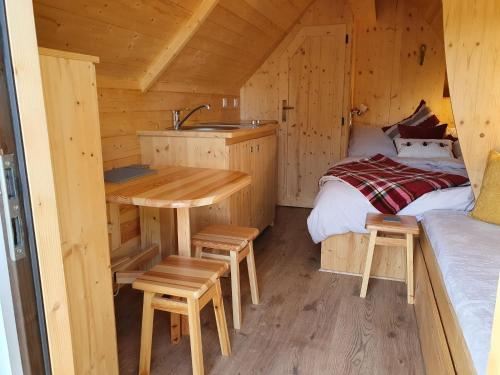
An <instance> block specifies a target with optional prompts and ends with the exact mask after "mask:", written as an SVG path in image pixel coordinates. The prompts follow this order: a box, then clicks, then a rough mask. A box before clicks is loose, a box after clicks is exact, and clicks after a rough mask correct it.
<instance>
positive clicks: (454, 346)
mask: <svg viewBox="0 0 500 375" xmlns="http://www.w3.org/2000/svg"><path fill="white" fill-rule="evenodd" d="M415 314H416V317H417V325H418V331H419V336H420V344H421V348H422V354H423V357H424V362H425V367H426V370H427V373H428V374H475V373H476V371H475V369H474V366H473V364H472V358H471V356H470V353H469V350H468V348H467V345H466V343H465V339H464V336H463V333H462V329H461V328H460V325H459V324H458V320H457V317H456V315H455V311H454V310H453V307H452V305H451V302H450V299H449V297H448V294H447V292H446V288H445V286H444V281H443V277H442V274H441V270H440V269H439V267H438V265H437V261H436V257H435V255H434V251H433V250H432V247H431V245H430V242H429V239H428V238H427V235H426V233H425V231H424V230H421V234H420V241H419V244H417V246H416V254H415Z"/></svg>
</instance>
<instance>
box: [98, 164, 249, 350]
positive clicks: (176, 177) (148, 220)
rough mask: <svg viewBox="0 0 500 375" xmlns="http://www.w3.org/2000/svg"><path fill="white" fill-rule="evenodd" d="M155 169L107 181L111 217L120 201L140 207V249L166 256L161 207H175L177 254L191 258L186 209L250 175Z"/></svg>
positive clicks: (214, 199)
mask: <svg viewBox="0 0 500 375" xmlns="http://www.w3.org/2000/svg"><path fill="white" fill-rule="evenodd" d="M154 169H155V171H156V173H154V174H151V175H148V176H144V177H140V178H137V179H133V180H131V181H128V182H124V183H121V184H113V183H107V184H106V201H107V202H108V203H110V206H113V207H110V217H113V216H114V217H115V218H117V220H116V221H118V223H119V216H120V210H119V205H120V204H129V205H135V206H140V216H141V218H140V220H141V249H142V250H143V252H142V253H143V254H145V256H147V254H146V253H148V252H151V250H157V248H156V246H155V245H158V248H159V249H160V250H159V251H160V257H164V256H165V255H166V254H165V251H164V250H165V249H163V248H164V246H162V243H161V242H162V235H161V234H162V233H161V232H162V231H161V220H160V217H161V215H160V209H162V208H174V209H176V211H177V237H178V238H177V240H178V253H179V255H182V256H187V257H190V256H191V223H190V219H189V209H190V208H192V207H202V206H209V205H212V204H215V203H219V202H220V201H222V200H224V199H226V198H228V197H229V196H231V195H232V194H234V193H236V192H238V191H240V190H241V189H243V188H245V187H246V186H248V185H250V183H251V177H250V176H249V175H248V174H246V173H243V172H237V171H229V170H223V169H209V168H192V167H180V166H176V167H174V166H166V167H161V168H154ZM118 225H119V224H118ZM112 236H113V234H112ZM112 242H113V241H112ZM117 242H120V241H117ZM151 246H153V247H151ZM112 247H113V246H112ZM162 249H163V251H162ZM169 250H171V249H169ZM151 253H153V252H151ZM141 256H142V255H141V254H140V255H136V256H135V258H133V260H132V261H130V263H132V264H133V263H134V262H135V260H136V259H138V260H139V261H142V260H141ZM140 273H141V271H139V273H137V271H135V272H130V275H131V276H130V277H129V278H128V277H126V276H125V277H124V279H123V280H126V281H124V282H126V283H130V282H133V280H134V278H135V277H137V276H138V275H140ZM183 318H185V317H184V316H183ZM179 323H180V322H179V321H178V320H176V319H171V321H170V330H171V341H172V342H173V343H178V342H179V339H180V334H181V332H180V327H181V325H180V324H179ZM188 332H189V329H188V324H187V320H185V319H182V333H183V334H188Z"/></svg>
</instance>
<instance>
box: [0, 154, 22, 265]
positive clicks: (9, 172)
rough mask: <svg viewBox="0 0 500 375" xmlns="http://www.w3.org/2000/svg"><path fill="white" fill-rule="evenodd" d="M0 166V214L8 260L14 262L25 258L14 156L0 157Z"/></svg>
mask: <svg viewBox="0 0 500 375" xmlns="http://www.w3.org/2000/svg"><path fill="white" fill-rule="evenodd" d="M0 164H1V165H0V195H1V199H2V204H3V210H2V214H3V218H4V220H5V226H6V228H7V244H8V247H9V255H10V259H11V260H12V261H13V262H15V261H17V260H19V259H23V258H25V257H26V248H25V240H24V224H23V219H22V214H21V206H20V201H19V195H20V194H19V191H18V188H17V168H16V161H15V158H14V154H8V155H0Z"/></svg>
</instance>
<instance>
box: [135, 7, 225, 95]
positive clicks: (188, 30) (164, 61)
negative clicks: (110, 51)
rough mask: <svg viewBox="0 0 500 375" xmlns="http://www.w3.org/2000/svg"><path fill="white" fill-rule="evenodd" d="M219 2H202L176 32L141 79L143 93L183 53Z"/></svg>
mask: <svg viewBox="0 0 500 375" xmlns="http://www.w3.org/2000/svg"><path fill="white" fill-rule="evenodd" d="M218 1H219V0H201V1H200V4H199V5H198V7H197V8H196V9H194V11H193V13H192V14H191V15H190V16H189V18H188V19H187V20H186V22H185V23H184V24H182V25H181V26H180V27H179V28H178V29H177V30H176V31H175V34H174V36H173V38H172V39H171V40H169V41H168V42H167V43H166V44H165V46H164V47H163V49H162V51H161V52H160V54H159V55H158V56H157V57H155V59H154V60H153V62H152V64H151V65H150V66H149V67H148V70H147V71H146V73H144V75H143V76H142V77H141V78H140V85H141V89H142V91H143V92H144V91H147V90H149V89H150V88H151V86H152V85H154V84H155V83H156V81H157V79H158V77H159V76H160V75H161V74H162V73H163V72H165V70H167V68H168V66H169V65H170V63H171V62H172V61H173V60H174V59H175V58H176V57H177V56H178V55H179V54H180V53H181V52H182V50H183V49H184V47H185V46H186V44H187V43H188V42H189V41H190V40H191V38H192V37H193V36H194V35H195V34H196V32H197V31H198V29H199V28H200V27H201V25H202V24H203V23H204V22H205V19H206V18H207V17H208V16H210V13H212V11H213V10H214V8H215V6H216V5H217V3H218Z"/></svg>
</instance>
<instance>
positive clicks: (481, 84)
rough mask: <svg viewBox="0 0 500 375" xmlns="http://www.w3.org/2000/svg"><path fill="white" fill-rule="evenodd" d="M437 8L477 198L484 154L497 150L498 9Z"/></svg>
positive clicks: (473, 5)
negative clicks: (441, 12) (439, 11)
mask: <svg viewBox="0 0 500 375" xmlns="http://www.w3.org/2000/svg"><path fill="white" fill-rule="evenodd" d="M443 6H444V25H445V29H444V38H445V48H446V63H447V69H448V79H449V86H450V95H451V102H452V107H453V113H454V115H455V119H456V125H457V131H458V137H459V138H460V145H461V148H462V152H463V155H464V160H465V165H466V167H467V171H468V173H469V177H470V179H471V182H472V186H473V188H474V193H475V194H476V196H478V194H479V192H480V189H481V182H482V177H483V173H484V168H485V166H486V160H487V157H488V153H489V151H490V150H492V149H497V150H500V111H499V110H498V107H499V105H500V81H499V80H498V77H499V76H500V65H499V64H498V60H499V58H500V22H499V21H498V20H499V19H500V3H499V2H498V1H495V0H480V1H460V2H456V1H451V0H444V1H443Z"/></svg>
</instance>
